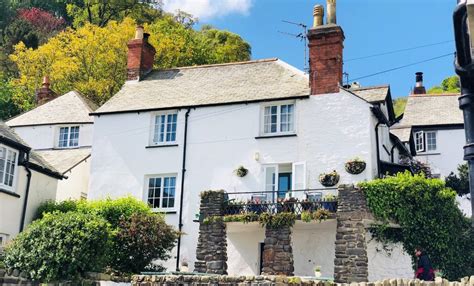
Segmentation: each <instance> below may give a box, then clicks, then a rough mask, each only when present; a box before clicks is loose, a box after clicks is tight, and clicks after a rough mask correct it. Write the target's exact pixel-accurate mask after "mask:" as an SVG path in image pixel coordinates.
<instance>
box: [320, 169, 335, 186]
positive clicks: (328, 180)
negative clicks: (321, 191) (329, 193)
mask: <svg viewBox="0 0 474 286" xmlns="http://www.w3.org/2000/svg"><path fill="white" fill-rule="evenodd" d="M339 178H340V176H339V174H338V173H337V172H336V171H334V172H331V173H328V174H321V175H319V182H320V183H321V185H323V186H325V187H332V186H335V185H336V184H337V183H338V182H339Z"/></svg>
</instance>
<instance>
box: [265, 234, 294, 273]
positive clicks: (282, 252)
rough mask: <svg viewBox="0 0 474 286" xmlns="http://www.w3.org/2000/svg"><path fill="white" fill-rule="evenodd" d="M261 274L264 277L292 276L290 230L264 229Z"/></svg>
mask: <svg viewBox="0 0 474 286" xmlns="http://www.w3.org/2000/svg"><path fill="white" fill-rule="evenodd" d="M264 242H265V244H264V245H265V246H264V249H263V259H262V260H263V265H262V266H263V267H262V272H263V274H266V275H287V276H293V272H294V270H295V269H294V266H293V249H292V247H291V228H290V227H288V226H287V227H282V228H277V229H273V228H270V227H266V228H265V241H264Z"/></svg>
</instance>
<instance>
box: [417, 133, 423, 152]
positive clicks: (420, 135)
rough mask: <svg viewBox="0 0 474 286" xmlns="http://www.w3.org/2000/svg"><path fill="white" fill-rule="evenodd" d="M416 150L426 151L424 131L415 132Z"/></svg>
mask: <svg viewBox="0 0 474 286" xmlns="http://www.w3.org/2000/svg"><path fill="white" fill-rule="evenodd" d="M415 150H416V152H425V134H424V132H423V131H417V132H415Z"/></svg>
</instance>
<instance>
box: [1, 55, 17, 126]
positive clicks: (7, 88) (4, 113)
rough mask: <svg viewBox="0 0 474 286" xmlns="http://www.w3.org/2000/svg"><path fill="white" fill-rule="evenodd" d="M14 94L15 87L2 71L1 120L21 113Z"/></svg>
mask: <svg viewBox="0 0 474 286" xmlns="http://www.w3.org/2000/svg"><path fill="white" fill-rule="evenodd" d="M0 57H1V55H0ZM0 60H1V59H0ZM0 69H1V67H0ZM12 94H13V87H12V86H11V85H10V83H8V81H7V79H6V78H5V77H3V76H2V73H1V72H0V120H6V119H8V118H11V117H13V116H15V115H17V114H18V113H20V110H19V109H18V108H17V107H16V105H15V104H14V102H13V100H12Z"/></svg>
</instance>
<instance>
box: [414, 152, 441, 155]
mask: <svg viewBox="0 0 474 286" xmlns="http://www.w3.org/2000/svg"><path fill="white" fill-rule="evenodd" d="M433 155H441V153H439V152H437V153H434V152H432V153H425V152H416V156H433Z"/></svg>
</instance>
